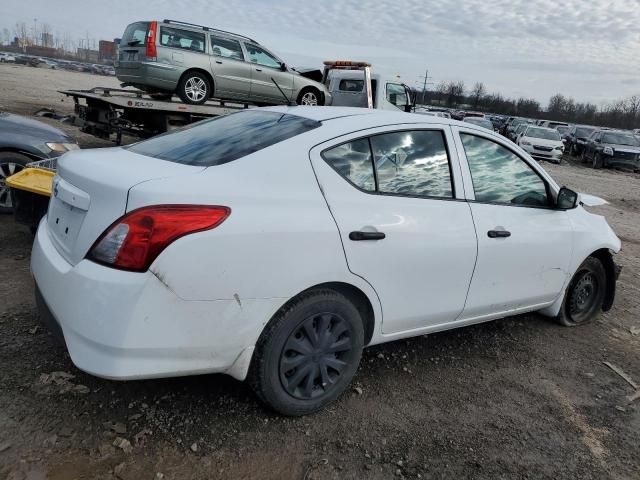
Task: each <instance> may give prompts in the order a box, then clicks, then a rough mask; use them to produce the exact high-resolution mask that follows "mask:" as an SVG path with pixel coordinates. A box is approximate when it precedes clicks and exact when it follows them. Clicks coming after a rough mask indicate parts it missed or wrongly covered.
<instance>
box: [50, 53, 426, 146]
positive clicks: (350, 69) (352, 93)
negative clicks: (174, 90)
mask: <svg viewBox="0 0 640 480" xmlns="http://www.w3.org/2000/svg"><path fill="white" fill-rule="evenodd" d="M300 73H301V75H305V76H309V77H310V78H314V77H315V78H314V79H316V78H319V79H321V81H322V82H323V83H324V84H325V85H327V88H328V89H329V91H330V92H331V94H332V96H333V105H334V106H350V107H363V108H377V109H387V110H397V109H400V110H403V111H407V112H409V111H411V110H412V109H413V107H414V104H413V101H412V97H411V91H410V89H409V87H407V86H406V85H404V84H403V83H400V82H398V81H393V80H384V79H382V78H381V77H380V76H379V75H374V74H372V73H371V64H370V63H367V62H354V61H348V60H336V61H326V62H324V69H323V71H322V72H320V71H319V70H308V71H305V72H300ZM60 93H62V94H64V95H67V96H69V97H72V98H73V100H74V103H75V113H76V119H75V121H74V123H75V124H78V125H79V126H80V129H81V130H82V131H83V132H85V133H88V134H91V135H94V136H96V137H100V138H104V139H111V138H112V137H115V143H116V144H117V145H120V144H121V143H122V136H123V134H124V135H131V136H134V137H139V138H148V137H152V136H154V135H158V134H160V133H164V132H168V131H171V130H173V129H176V128H180V127H183V126H185V125H188V124H189V123H192V122H196V121H198V120H202V119H205V118H209V117H215V116H219V115H227V114H229V113H233V112H237V111H239V110H243V109H247V108H252V107H253V105H250V104H245V103H233V102H228V101H222V100H216V99H212V100H210V101H208V102H206V103H205V104H203V105H188V104H185V103H181V102H179V101H171V100H157V99H154V98H153V97H151V96H149V95H148V94H146V93H145V92H143V91H141V90H136V89H131V88H126V89H124V88H106V87H95V88H92V89H90V90H61V91H60ZM283 100H285V102H283V103H287V104H288V103H289V100H288V99H287V98H286V96H285V95H284V93H283Z"/></svg>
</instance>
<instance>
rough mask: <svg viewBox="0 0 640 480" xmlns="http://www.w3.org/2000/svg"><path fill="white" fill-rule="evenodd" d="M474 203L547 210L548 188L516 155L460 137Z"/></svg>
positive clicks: (478, 139)
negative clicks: (469, 174) (545, 208)
mask: <svg viewBox="0 0 640 480" xmlns="http://www.w3.org/2000/svg"><path fill="white" fill-rule="evenodd" d="M460 138H461V140H462V144H463V146H464V150H465V154H466V156H467V162H468V164H469V170H470V172H471V179H472V181H473V190H474V193H475V197H476V201H478V202H487V203H500V204H505V205H520V206H534V207H546V206H548V205H549V198H548V195H547V187H546V184H545V182H544V180H542V178H540V176H539V175H538V174H537V173H536V172H535V171H534V170H533V169H532V168H531V167H530V166H529V165H528V164H527V163H526V162H525V161H524V160H523V159H522V158H520V157H519V156H518V155H516V154H515V153H513V152H512V151H511V150H509V149H507V148H506V147H503V146H502V145H500V144H498V143H496V142H494V141H492V140H489V139H486V138H482V137H478V136H476V135H471V134H466V133H461V134H460Z"/></svg>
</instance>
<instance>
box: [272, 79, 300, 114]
mask: <svg viewBox="0 0 640 480" xmlns="http://www.w3.org/2000/svg"><path fill="white" fill-rule="evenodd" d="M271 81H272V82H273V84H274V85H275V86H276V88H277V89H278V90H279V91H280V93H281V94H282V96H283V97H284V99H285V100H286V101H287V106H288V107H296V106H298V104H297V103H296V102H294V101H292V100H289V97H287V96H286V95H285V93H284V92H283V91H282V89H281V88H280V85H278V82H276V81H275V80H274V79H273V77H271Z"/></svg>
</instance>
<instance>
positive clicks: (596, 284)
mask: <svg viewBox="0 0 640 480" xmlns="http://www.w3.org/2000/svg"><path fill="white" fill-rule="evenodd" d="M606 284H607V275H606V273H605V270H604V266H603V265H602V262H601V261H600V260H598V259H597V258H595V257H589V258H587V259H586V260H585V261H584V262H582V265H580V267H578V270H577V271H576V273H575V274H574V275H573V278H572V279H571V282H570V283H569V286H568V287H567V291H566V292H565V298H564V302H563V303H562V308H561V310H560V313H559V314H558V316H557V320H558V322H560V324H562V325H564V326H565V327H575V326H577V325H583V324H585V323H588V322H590V321H591V320H593V319H594V318H595V317H596V316H597V315H598V313H599V312H600V311H601V310H602V304H603V302H604V298H605V292H606V286H607V285H606Z"/></svg>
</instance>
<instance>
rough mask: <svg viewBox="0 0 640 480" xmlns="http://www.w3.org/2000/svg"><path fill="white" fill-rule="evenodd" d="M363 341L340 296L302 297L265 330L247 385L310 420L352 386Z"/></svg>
mask: <svg viewBox="0 0 640 480" xmlns="http://www.w3.org/2000/svg"><path fill="white" fill-rule="evenodd" d="M363 342H364V330H363V325H362V318H361V316H360V314H359V313H358V310H357V309H356V307H355V306H354V305H353V304H352V303H351V302H350V301H349V300H347V298H346V297H344V296H343V295H341V294H340V293H338V292H336V291H333V290H329V289H322V290H315V291H309V292H307V293H305V294H302V295H301V296H300V297H298V298H297V299H295V300H294V301H292V302H291V303H290V304H289V305H287V306H286V307H285V308H283V309H282V310H281V311H280V312H279V313H278V314H277V315H276V316H275V317H274V318H273V320H272V321H271V322H270V323H269V324H268V325H267V327H266V328H265V331H264V332H263V333H262V335H261V337H260V339H259V341H258V343H257V345H256V350H255V353H254V357H253V360H252V364H251V369H250V372H249V383H250V384H251V386H252V388H253V389H254V391H255V392H256V394H257V395H258V397H260V399H261V400H262V401H263V402H264V403H266V404H267V405H268V406H270V407H271V408H273V409H274V410H276V411H277V412H280V413H282V414H284V415H291V416H298V415H307V414H311V413H314V412H317V411H318V410H320V409H322V408H323V407H325V406H326V405H328V404H329V403H331V402H333V401H334V400H335V399H336V398H338V396H339V395H340V394H341V393H342V392H343V391H344V390H345V389H346V388H347V387H348V386H349V383H350V382H351V379H352V378H353V375H354V374H355V372H356V370H357V368H358V364H359V363H360V357H361V355H362V348H363Z"/></svg>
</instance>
